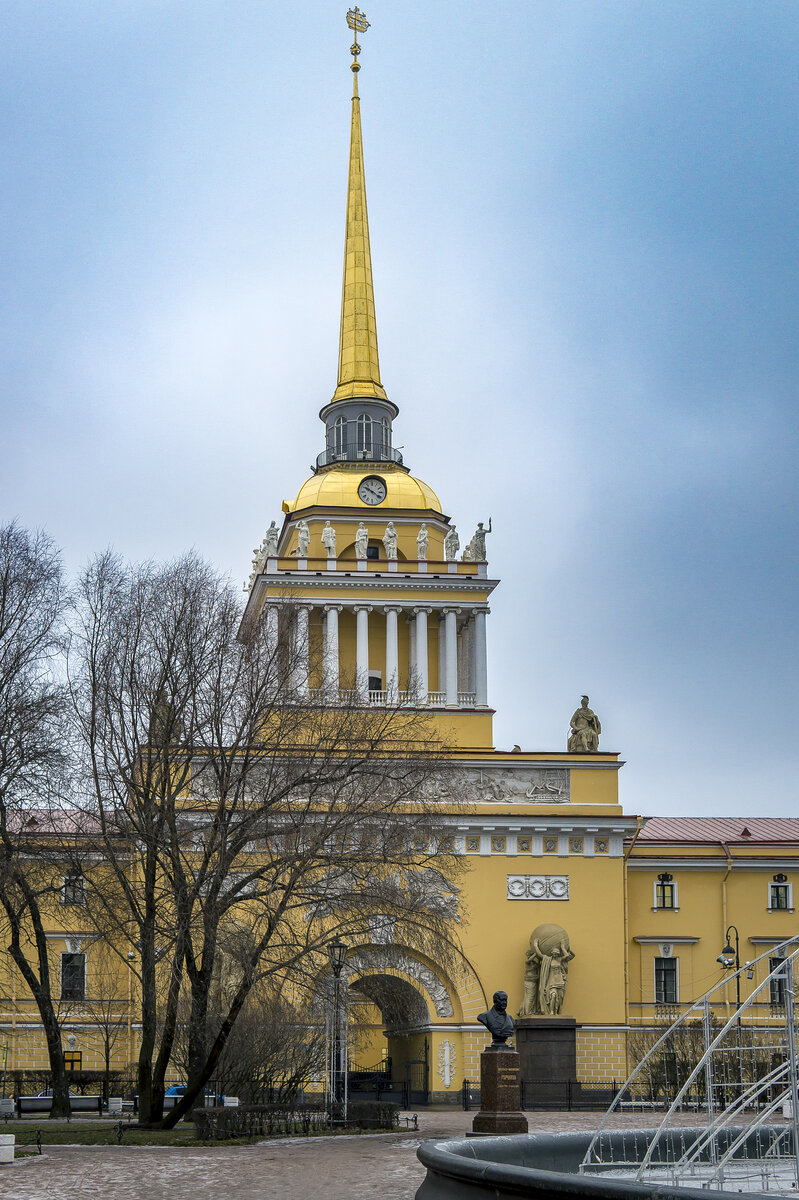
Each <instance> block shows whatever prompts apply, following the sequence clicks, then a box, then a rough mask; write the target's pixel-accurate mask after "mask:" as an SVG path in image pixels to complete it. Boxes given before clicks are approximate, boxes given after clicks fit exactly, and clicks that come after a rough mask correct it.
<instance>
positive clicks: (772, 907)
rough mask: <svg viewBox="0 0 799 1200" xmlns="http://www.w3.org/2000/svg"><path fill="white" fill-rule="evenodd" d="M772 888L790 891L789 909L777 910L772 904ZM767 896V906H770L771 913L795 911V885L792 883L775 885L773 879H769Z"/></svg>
mask: <svg viewBox="0 0 799 1200" xmlns="http://www.w3.org/2000/svg"><path fill="white" fill-rule="evenodd" d="M772 888H787V889H788V906H787V908H775V907H774V905H773V904H772V903H771V889H772ZM767 896H768V901H767V906H768V911H769V912H793V910H794V909H793V884H792V883H791V882H790V881H789V882H786V883H775V882H774V880H773V879H769V881H768V892H767Z"/></svg>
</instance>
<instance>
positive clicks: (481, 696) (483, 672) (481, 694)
mask: <svg viewBox="0 0 799 1200" xmlns="http://www.w3.org/2000/svg"><path fill="white" fill-rule="evenodd" d="M473 645H474V691H475V697H474V702H475V704H476V705H477V706H478V708H485V706H486V705H487V704H488V657H487V654H486V610H485V609H477V611H476V612H475V614H474V643H473Z"/></svg>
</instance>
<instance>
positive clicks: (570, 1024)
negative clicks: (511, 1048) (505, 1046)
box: [515, 1017, 577, 1084]
mask: <svg viewBox="0 0 799 1200" xmlns="http://www.w3.org/2000/svg"><path fill="white" fill-rule="evenodd" d="M515 1036H516V1050H517V1052H518V1055H519V1063H520V1071H521V1077H522V1079H523V1080H524V1081H525V1084H529V1083H530V1082H535V1081H537V1080H546V1081H548V1082H554V1081H557V1080H561V1079H576V1078H577V1022H576V1021H575V1019H574V1017H517V1018H516V1035H515Z"/></svg>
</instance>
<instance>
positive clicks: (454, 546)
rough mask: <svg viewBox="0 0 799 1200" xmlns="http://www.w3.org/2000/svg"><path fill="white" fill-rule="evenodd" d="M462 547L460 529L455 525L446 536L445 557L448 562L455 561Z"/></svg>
mask: <svg viewBox="0 0 799 1200" xmlns="http://www.w3.org/2000/svg"><path fill="white" fill-rule="evenodd" d="M460 548H461V539H460V538H459V537H458V531H457V529H456V528H455V526H454V525H453V526H452V528H451V529H450V530H449V532H448V533H447V536H446V537H445V538H444V557H445V558H446V560H447V562H453V561H454V560H455V559H456V558H457V557H458V551H459V550H460Z"/></svg>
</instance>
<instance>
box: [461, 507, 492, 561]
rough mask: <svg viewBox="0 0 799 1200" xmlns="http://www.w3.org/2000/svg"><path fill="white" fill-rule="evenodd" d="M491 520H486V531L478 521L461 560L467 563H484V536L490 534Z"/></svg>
mask: <svg viewBox="0 0 799 1200" xmlns="http://www.w3.org/2000/svg"><path fill="white" fill-rule="evenodd" d="M491 521H492V518H491V517H489V518H488V529H486V528H485V527H484V526H483V522H482V521H478V523H477V528H476V529H475V531H474V536H473V538H472V540H471V541H470V542H469V545H468V546H467V547H466V549H465V550H464V552H463V558H464V560H465V561H467V562H469V561H471V562H485V561H486V558H487V554H486V535H487V534H489V533H490V532H491Z"/></svg>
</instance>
